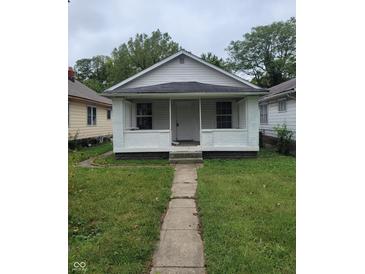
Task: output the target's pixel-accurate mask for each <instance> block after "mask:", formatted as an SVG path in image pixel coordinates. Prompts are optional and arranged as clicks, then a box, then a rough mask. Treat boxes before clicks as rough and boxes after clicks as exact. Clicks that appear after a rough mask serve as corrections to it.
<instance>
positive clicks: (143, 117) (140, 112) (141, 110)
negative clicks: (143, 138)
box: [137, 103, 152, 129]
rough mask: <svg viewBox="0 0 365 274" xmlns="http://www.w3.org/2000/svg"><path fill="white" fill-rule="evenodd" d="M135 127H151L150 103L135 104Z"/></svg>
mask: <svg viewBox="0 0 365 274" xmlns="http://www.w3.org/2000/svg"><path fill="white" fill-rule="evenodd" d="M137 127H138V128H139V129H152V104H151V103H138V104H137Z"/></svg>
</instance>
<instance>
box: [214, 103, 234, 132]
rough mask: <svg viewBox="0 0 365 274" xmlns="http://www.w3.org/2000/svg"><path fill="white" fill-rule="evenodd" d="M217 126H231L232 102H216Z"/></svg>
mask: <svg viewBox="0 0 365 274" xmlns="http://www.w3.org/2000/svg"><path fill="white" fill-rule="evenodd" d="M216 114H217V128H232V103H231V102H217V103H216Z"/></svg>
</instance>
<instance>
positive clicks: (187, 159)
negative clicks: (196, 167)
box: [169, 151, 203, 164]
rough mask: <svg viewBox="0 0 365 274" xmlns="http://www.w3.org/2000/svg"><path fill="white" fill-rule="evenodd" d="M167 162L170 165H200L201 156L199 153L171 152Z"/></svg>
mask: <svg viewBox="0 0 365 274" xmlns="http://www.w3.org/2000/svg"><path fill="white" fill-rule="evenodd" d="M169 160H170V163H172V164H193V163H202V162H203V154H202V152H201V151H171V152H170V157H169Z"/></svg>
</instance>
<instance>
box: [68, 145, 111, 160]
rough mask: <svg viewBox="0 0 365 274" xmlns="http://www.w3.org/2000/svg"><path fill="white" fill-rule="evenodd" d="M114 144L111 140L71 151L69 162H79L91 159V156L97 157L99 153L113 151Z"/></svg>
mask: <svg viewBox="0 0 365 274" xmlns="http://www.w3.org/2000/svg"><path fill="white" fill-rule="evenodd" d="M112 149H113V145H112V143H111V142H105V143H102V144H99V145H95V146H92V147H84V148H81V149H78V150H74V151H69V153H68V162H69V164H77V163H78V162H81V161H83V160H86V159H89V158H90V157H95V156H97V155H99V154H103V153H105V152H108V151H111V150H112Z"/></svg>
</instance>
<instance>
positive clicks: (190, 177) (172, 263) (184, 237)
mask: <svg viewBox="0 0 365 274" xmlns="http://www.w3.org/2000/svg"><path fill="white" fill-rule="evenodd" d="M196 168H197V167H196V165H194V164H186V165H184V164H178V165H176V167H175V177H174V181H173V185H172V195H171V201H170V203H169V207H168V210H167V213H166V216H165V218H164V221H163V224H162V227H161V232H160V242H159V246H158V249H157V250H156V252H155V255H154V258H153V267H152V270H151V273H153V274H157V273H160V274H203V273H205V268H204V251H203V242H202V239H201V237H200V234H199V219H198V214H197V211H196V204H195V192H196V187H197V181H196V179H197V173H196Z"/></svg>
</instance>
